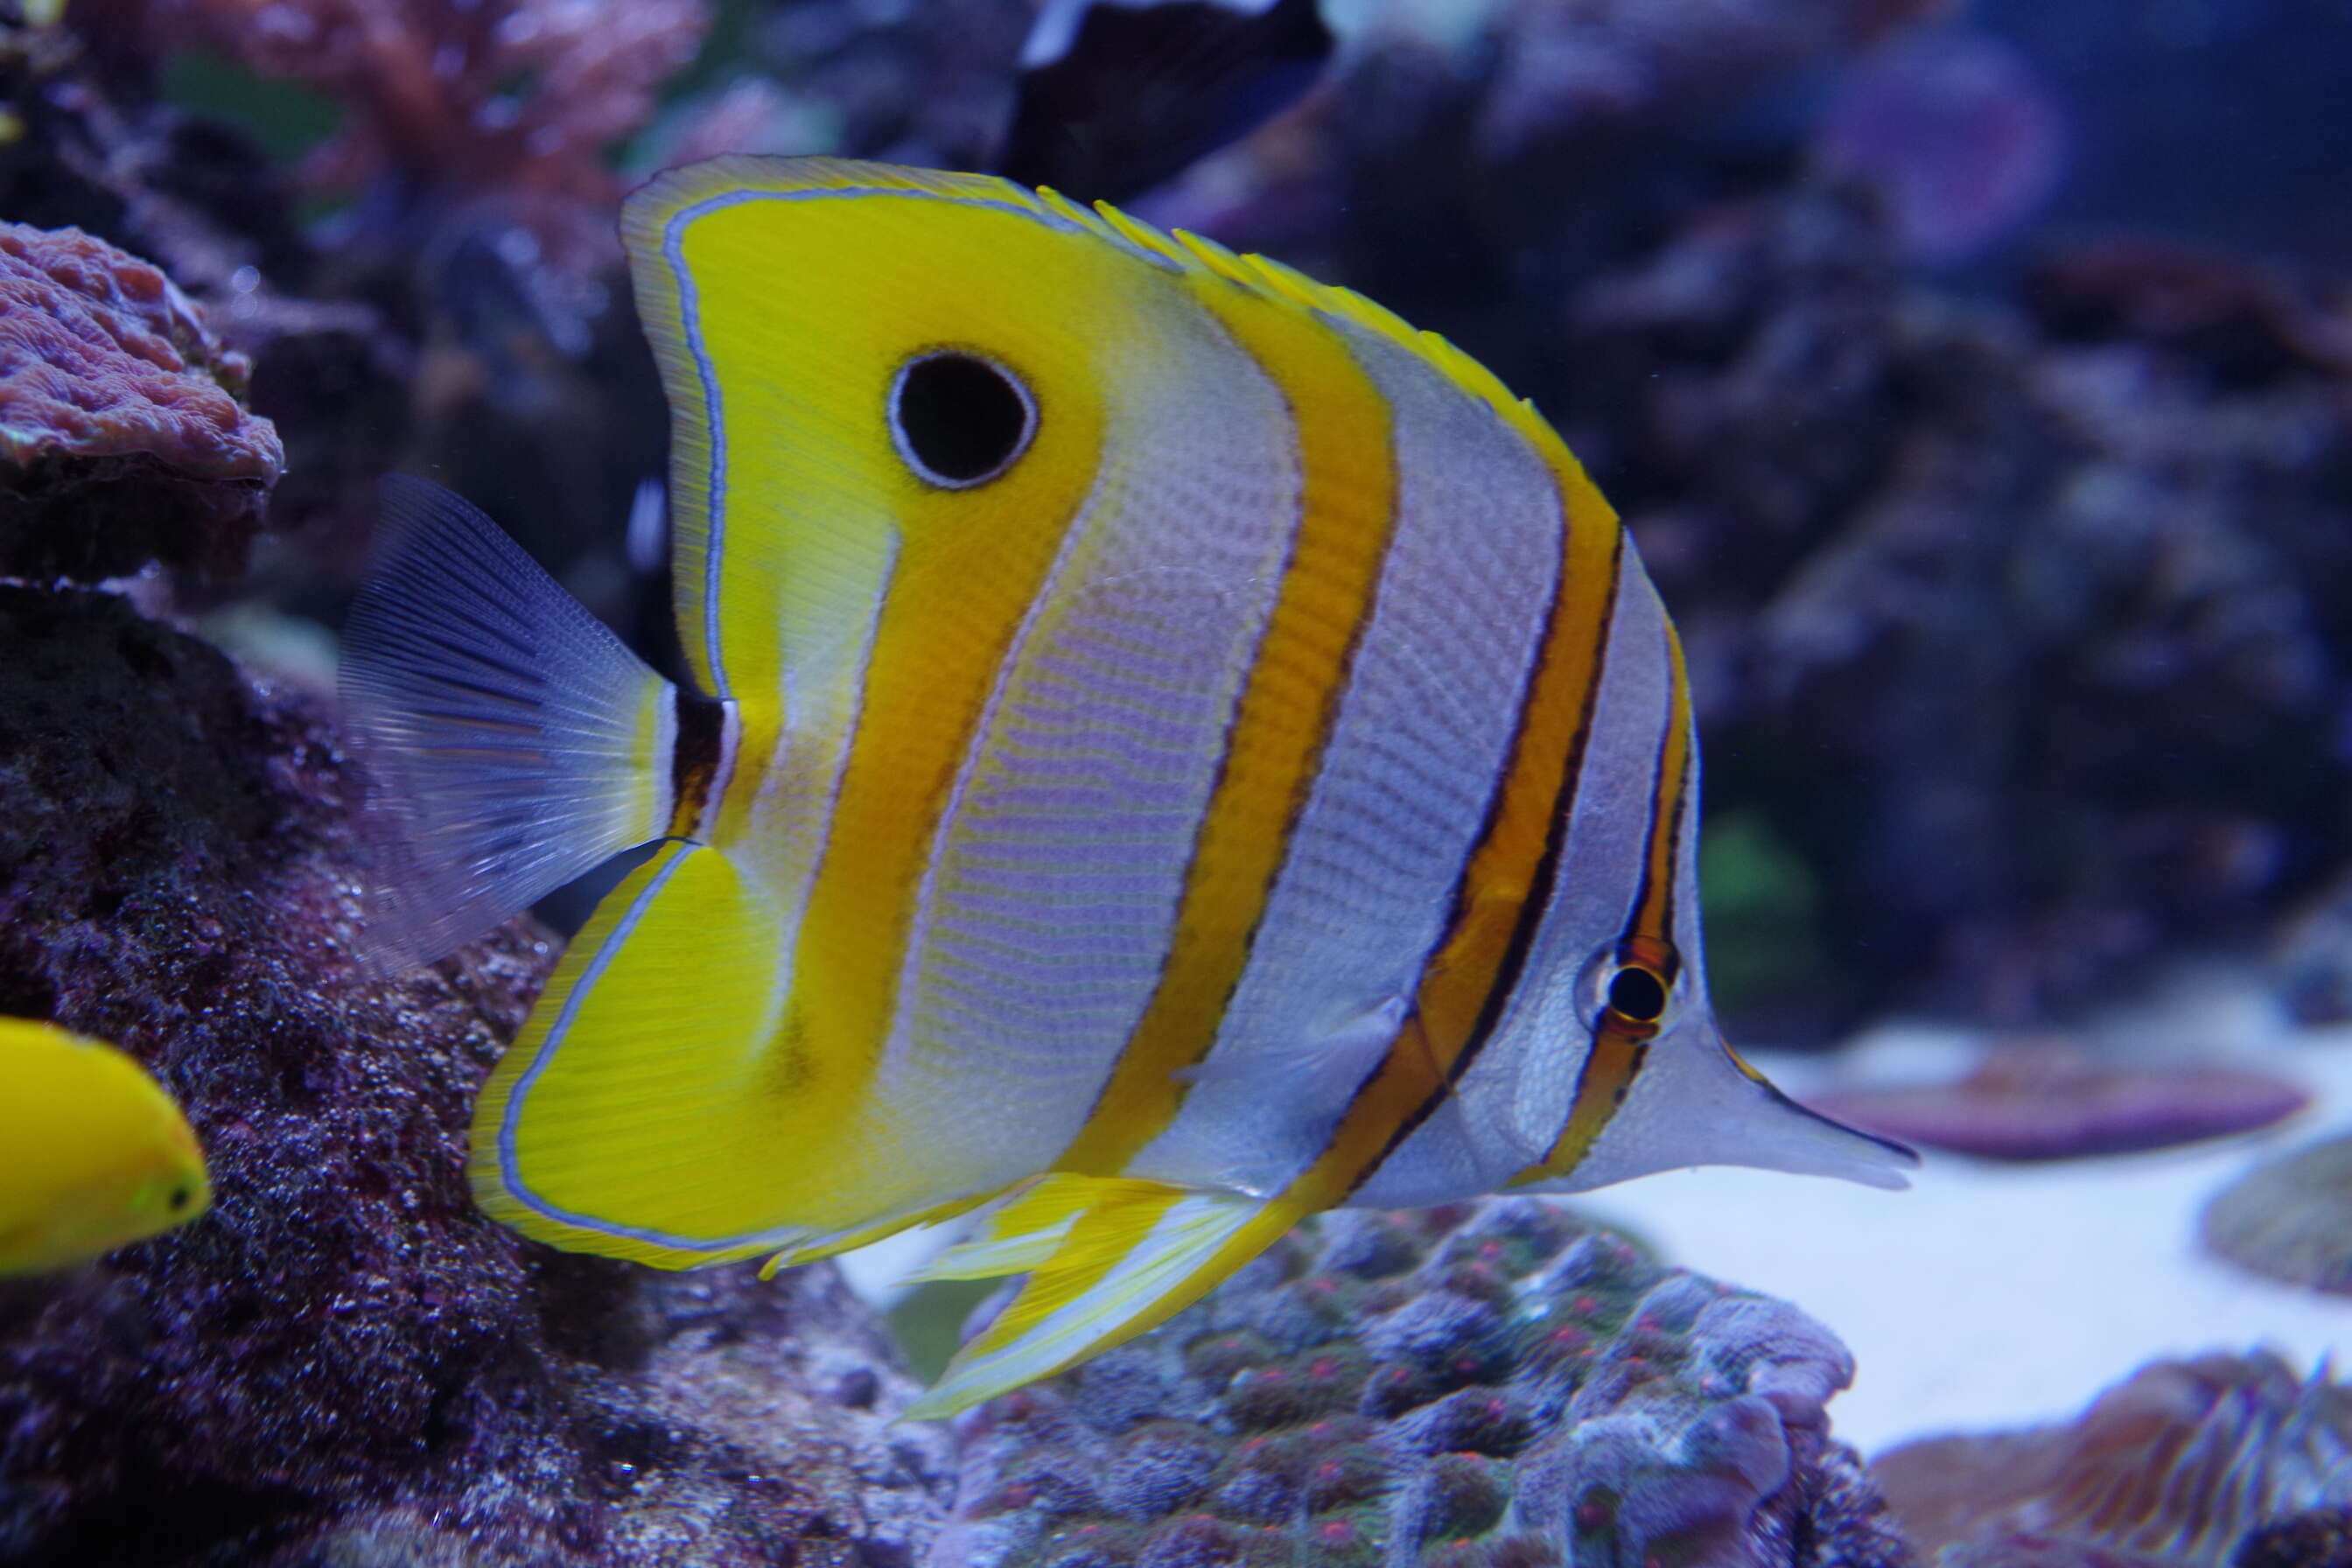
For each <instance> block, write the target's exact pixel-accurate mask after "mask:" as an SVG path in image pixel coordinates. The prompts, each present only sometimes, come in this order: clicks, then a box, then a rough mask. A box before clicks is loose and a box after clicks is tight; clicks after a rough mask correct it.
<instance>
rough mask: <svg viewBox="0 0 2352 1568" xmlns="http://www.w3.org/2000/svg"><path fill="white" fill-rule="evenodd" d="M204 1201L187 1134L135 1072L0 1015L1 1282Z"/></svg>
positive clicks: (189, 1214)
mask: <svg viewBox="0 0 2352 1568" xmlns="http://www.w3.org/2000/svg"><path fill="white" fill-rule="evenodd" d="M211 1203H212V1188H211V1186H210V1184H208V1183H207V1182H206V1181H205V1154H204V1151H203V1150H202V1149H201V1148H199V1147H197V1144H196V1135H195V1134H194V1132H192V1131H189V1129H188V1123H187V1120H186V1118H184V1117H183V1116H182V1115H181V1114H180V1108H179V1107H178V1106H176V1105H174V1104H173V1103H172V1097H171V1096H170V1095H168V1094H166V1093H164V1092H163V1088H162V1086H160V1085H159V1084H157V1083H156V1081H155V1080H154V1079H152V1078H150V1077H148V1076H147V1071H146V1069H145V1068H142V1067H141V1066H140V1065H139V1064H138V1063H137V1062H135V1061H132V1060H131V1058H129V1057H127V1056H125V1055H123V1054H122V1053H121V1051H119V1050H116V1049H115V1048H114V1047H112V1046H110V1045H105V1044H102V1043H101V1042H100V1041H97V1040H89V1039H84V1038H83V1037H81V1036H79V1035H70V1034H68V1033H67V1032H66V1031H65V1030H63V1029H60V1028H58V1027H57V1026H55V1025H53V1024H39V1023H35V1022H33V1021H31V1020H30V1019H26V1018H0V1275H7V1274H35V1273H39V1272H41V1271H43V1270H46V1269H52V1268H67V1267H68V1266H70V1265H72V1264H76V1263H80V1262H84V1261H86V1260H88V1259H89V1258H95V1257H97V1256H98V1255H99V1254H100V1253H101V1252H109V1251H111V1250H113V1249H114V1248H115V1247H121V1246H124V1245H125V1244H127V1243H130V1242H133V1241H142V1240H144V1239H146V1238H147V1237H151V1236H156V1235H160V1234H161V1233H163V1231H167V1230H169V1229H171V1228H172V1227H173V1226H176V1225H184V1224H186V1223H187V1222H188V1221H189V1220H192V1219H194V1218H195V1217H196V1216H197V1215H200V1214H202V1213H204V1212H205V1208H206V1207H208V1206H209V1205H211Z"/></svg>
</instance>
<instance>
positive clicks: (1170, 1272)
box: [907, 1175, 1301, 1417]
mask: <svg viewBox="0 0 2352 1568" xmlns="http://www.w3.org/2000/svg"><path fill="white" fill-rule="evenodd" d="M1300 1213H1301V1211H1300V1210H1299V1209H1298V1208H1297V1206H1296V1205H1286V1204H1283V1203H1279V1202H1274V1203H1268V1202H1266V1201H1265V1200H1263V1199H1258V1198H1251V1197H1244V1196H1243V1195H1241V1194H1234V1193H1200V1192H1187V1191H1184V1190H1182V1189H1181V1188H1177V1187H1170V1186H1162V1185H1160V1184H1158V1183H1156V1182H1137V1181H1128V1180H1123V1179H1108V1178H1095V1177H1082V1176H1068V1175H1056V1176H1048V1177H1046V1178H1045V1179H1044V1181H1042V1182H1041V1183H1039V1184H1037V1185H1036V1186H1034V1187H1033V1188H1030V1189H1028V1190H1027V1191H1025V1192H1024V1193H1023V1194H1020V1195H1018V1196H1016V1197H1014V1198H1013V1199H1012V1200H1011V1201H1010V1202H1008V1203H1007V1204H1006V1205H1005V1206H1004V1207H1003V1209H1001V1210H1000V1211H998V1213H997V1215H995V1218H994V1220H993V1222H992V1225H991V1226H990V1228H989V1229H988V1231H987V1232H986V1233H985V1234H984V1235H983V1236H982V1237H981V1238H980V1239H979V1240H977V1241H974V1242H971V1243H967V1244H966V1245H965V1246H963V1247H958V1248H956V1249H955V1250H954V1251H953V1252H950V1253H948V1254H946V1255H944V1256H942V1257H941V1258H940V1259H939V1260H938V1262H936V1263H934V1264H933V1265H932V1267H931V1268H929V1269H927V1270H926V1271H925V1273H926V1274H927V1275H928V1276H929V1277H931V1278H937V1279H966V1278H971V1277H974V1276H980V1277H985V1276H987V1275H990V1274H994V1273H1003V1272H1008V1271H1011V1270H1013V1269H1018V1268H1034V1269H1035V1270H1036V1272H1035V1273H1034V1274H1033V1275H1032V1276H1031V1277H1030V1279H1029V1282H1028V1283H1027V1284H1026V1285H1024V1286H1023V1287H1022V1289H1021V1293H1020V1294H1019V1295H1017V1296H1015V1297H1014V1298H1013V1300H1012V1301H1011V1302H1009V1303H1008V1304H1007V1305H1006V1306H1005V1309H1004V1310H1003V1311H1002V1312H1000V1313H999V1314H997V1317H996V1321H994V1322H992V1323H991V1324H990V1325H989V1326H988V1327H987V1328H986V1329H985V1330H983V1331H982V1332H981V1334H980V1336H979V1337H978V1338H976V1339H974V1340H973V1341H972V1342H971V1343H970V1344H968V1345H966V1346H964V1348H963V1349H962V1350H961V1351H960V1352H957V1354H956V1358H955V1359H954V1360H953V1361H951V1362H950V1363H948V1368H947V1371H946V1372H945V1373H942V1374H940V1380H939V1382H938V1383H936V1384H933V1385H932V1386H931V1389H930V1392H929V1393H928V1394H924V1395H923V1397H922V1398H920V1399H919V1400H917V1401H916V1402H915V1404H914V1405H911V1406H909V1407H908V1411H907V1414H908V1416H909V1417H931V1416H940V1415H953V1414H955V1412H957V1411H959V1410H962V1409H965V1408H967V1407H969V1406H971V1405H977V1404H979V1403H980V1402H981V1401H982V1400H983V1399H988V1398H992V1397H993V1396H994V1395H996V1394H1003V1393H1004V1392H1005V1391H1006V1390H1008V1389H1013V1388H1018V1387H1019V1386H1020V1385H1021V1384H1024V1383H1029V1382H1032V1381H1034V1380H1035V1379H1037V1378H1040V1377H1044V1376H1045V1375H1047V1374H1048V1373H1055V1372H1059V1371H1060V1370H1061V1369H1062V1368H1064V1367H1066V1366H1068V1365H1069V1364H1071V1363H1073V1362H1076V1361H1080V1360H1082V1359H1084V1358H1085V1357H1087V1356H1090V1355H1093V1354H1096V1353H1097V1352H1100V1351H1105V1350H1108V1349H1109V1348H1110V1347H1111V1346H1113V1345H1116V1344H1118V1343H1121V1342H1124V1341H1127V1340H1129V1339H1132V1338H1134V1337H1135V1336H1136V1335H1138V1334H1139V1333H1142V1332H1144V1331H1146V1330H1149V1329H1152V1328H1156V1327H1158V1326H1159V1325H1160V1324H1161V1323H1163V1322H1166V1321H1168V1320H1169V1319H1170V1318H1172V1317H1174V1316H1175V1315H1176V1314H1177V1313H1178V1312H1180V1311H1181V1310H1184V1309H1185V1308H1186V1307H1189V1306H1191V1305H1192V1303H1193V1302H1194V1301H1197V1300H1200V1299H1201V1298H1202V1296H1204V1295H1206V1294H1208V1292H1209V1291H1210V1290H1211V1289H1214V1288H1215V1287H1216V1285H1217V1284H1218V1283H1219V1282H1220V1281H1222V1280H1223V1279H1225V1277H1226V1276H1228V1275H1230V1274H1231V1273H1233V1271H1234V1269H1236V1268H1240V1267H1241V1266H1242V1265H1243V1264H1244V1263H1246V1262H1248V1261H1249V1260H1250V1259H1251V1258H1255V1257H1256V1256H1257V1255H1258V1254H1259V1253H1261V1252H1263V1251H1265V1249H1266V1248H1267V1247H1270V1246H1272V1245H1273V1244H1274V1242H1275V1241H1276V1239H1277V1238H1278V1237H1281V1235H1282V1234H1283V1232H1285V1231H1286V1230H1288V1229H1289V1228H1290V1227H1291V1226H1293V1225H1294V1224H1296V1223H1297V1221H1298V1219H1299V1217H1300Z"/></svg>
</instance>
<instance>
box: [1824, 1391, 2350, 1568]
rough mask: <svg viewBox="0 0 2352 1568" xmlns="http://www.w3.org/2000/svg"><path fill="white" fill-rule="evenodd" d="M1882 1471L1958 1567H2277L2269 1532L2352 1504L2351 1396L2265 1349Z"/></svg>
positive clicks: (1890, 1460) (1878, 1474)
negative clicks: (2058, 1419)
mask: <svg viewBox="0 0 2352 1568" xmlns="http://www.w3.org/2000/svg"><path fill="white" fill-rule="evenodd" d="M1871 1474H1872V1475H1873V1476H1874V1478H1875V1479H1877V1481H1878V1483H1879V1484H1880V1485H1881V1486H1882V1487H1884V1488H1885V1493H1886V1498H1887V1500H1888V1501H1889V1502H1890V1503H1891V1504H1893V1506H1894V1508H1895V1512H1896V1513H1897V1514H1898V1515H1899V1516H1900V1517H1901V1519H1902V1521H1903V1527H1904V1529H1905V1530H1906V1531H1907V1532H1908V1533H1909V1535H1910V1537H1911V1539H1912V1541H1913V1542H1914V1543H1915V1544H1916V1545H1917V1546H1918V1547H1919V1549H1920V1550H1921V1551H1922V1552H1934V1553H1935V1554H1936V1561H1937V1563H1939V1564H1944V1565H1948V1568H1979V1565H1980V1568H1996V1565H1999V1564H2017V1565H2021V1568H2024V1565H2033V1564H2047V1565H2048V1568H2066V1565H2068V1564H2075V1565H2078V1568H2098V1565H2099V1564H2106V1563H2112V1564H2116V1568H2140V1565H2147V1568H2154V1565H2157V1564H2165V1563H2169V1564H2175V1565H2179V1568H2222V1565H2223V1564H2224V1563H2230V1562H2231V1561H2233V1559H2234V1560H2236V1561H2239V1562H2245V1561H2248V1560H2249V1559H2251V1560H2252V1561H2256V1562H2276V1561H2279V1560H2280V1559H2279V1558H2278V1557H2277V1556H2275V1555H2270V1556H2263V1555H2260V1554H2258V1552H2257V1546H2258V1543H2259V1542H2262V1541H2263V1539H2264V1537H2263V1535H2261V1534H2259V1533H2258V1532H2260V1531H2266V1530H2267V1529H2269V1528H2270V1527H2272V1526H2275V1525H2279V1524H2281V1523H2283V1522H2284V1521H2289V1520H2291V1519H2294V1517H2295V1516H2297V1515H2301V1514H2304V1513H2306V1512H2308V1511H2310V1510H2317V1509H2342V1508H2344V1507H2346V1506H2347V1505H2352V1386H2347V1385H2346V1384H2340V1383H2337V1382H2336V1381H2335V1379H2334V1378H2333V1377H2332V1376H2331V1375H2329V1373H2328V1372H2327V1369H2326V1368H2325V1367H2322V1368H2321V1369H2320V1370H2319V1371H2318V1372H2316V1373H2313V1374H2312V1375H2311V1376H2310V1377H2308V1378H2305V1377H2299V1376H2297V1375H2296V1374H2295V1373H2294V1372H2293V1371H2291V1370H2290V1369H2289V1368H2288V1367H2287V1365H2286V1364H2285V1363H2284V1362H2282V1361H2280V1360H2279V1358H2278V1357H2276V1356H2275V1355H2273V1354H2271V1353H2270V1352H2266V1351H2257V1352H2252V1354H2248V1355H2228V1354H2212V1355H2203V1356H2199V1357H2197V1358H2195V1359H2194V1360H2189V1361H2160V1362H2153V1363H2149V1364H2148V1365H2147V1366H2145V1367H2142V1368H2141V1369H2140V1370H2139V1371H2138V1372H2137V1373H2133V1374H2132V1375H2131V1376H2130V1377H2129V1378H2126V1380H2125V1381H2123V1382H2122V1383H2120V1384H2116V1386H2115V1387H2113V1388H2110V1389H2108V1390H2107V1391H2106V1392H2105V1393H2104V1394H2100V1395H2099V1396H2098V1398H2096V1399H2095V1400H2094V1401H2092V1403H2091V1405H2090V1408H2088V1409H2087V1410H2085V1411H2084V1413H2083V1415H2081V1416H2080V1417H2079V1418H2078V1419H2076V1420H2074V1421H2073V1422H2071V1423H2068V1424H2065V1425H2063V1426H2042V1427H2035V1428H2033V1429H2032V1430H2029V1431H2023V1432H2013V1433H2000V1434H1996V1435H1992V1436H1969V1437H1937V1438H1928V1439H1926V1440H1923V1441H1920V1442H1916V1443H1906V1444H1904V1445H1903V1446H1902V1447H1897V1448H1895V1449H1893V1450H1891V1451H1889V1452H1887V1453H1885V1454H1883V1455H1881V1456H1880V1457H1879V1458H1876V1459H1875V1460H1874V1461H1872V1464H1871ZM2325 1535H2326V1532H2325V1531H2317V1530H2315V1531H2313V1539H2315V1540H2324V1539H2325ZM2274 1544H2275V1542H2274ZM2262 1550H2263V1551H2265V1552H2267V1551H2270V1550H2272V1549H2271V1548H2263V1549H2262ZM2290 1560H2292V1559H2290ZM2311 1568H2316V1562H2314V1563H2312V1565H2311Z"/></svg>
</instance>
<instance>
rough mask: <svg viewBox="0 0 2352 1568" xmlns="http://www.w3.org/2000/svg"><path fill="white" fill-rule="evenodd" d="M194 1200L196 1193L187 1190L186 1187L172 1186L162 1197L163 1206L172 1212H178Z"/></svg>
mask: <svg viewBox="0 0 2352 1568" xmlns="http://www.w3.org/2000/svg"><path fill="white" fill-rule="evenodd" d="M195 1201H196V1194H194V1193H193V1192H191V1191H189V1190H188V1189H187V1188H186V1187H173V1189H172V1191H171V1193H170V1194H169V1195H168V1196H166V1197H165V1198H164V1199H163V1206H164V1207H166V1208H168V1209H170V1210H171V1211H172V1212H173V1214H178V1213H179V1212H180V1211H181V1210H182V1209H184V1208H186V1207H187V1206H188V1205H190V1204H192V1203H194V1202H195Z"/></svg>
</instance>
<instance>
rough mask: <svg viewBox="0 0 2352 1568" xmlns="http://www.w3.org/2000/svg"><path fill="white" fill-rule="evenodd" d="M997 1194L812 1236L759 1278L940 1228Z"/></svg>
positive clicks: (771, 1263) (762, 1271)
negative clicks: (922, 1229) (907, 1232)
mask: <svg viewBox="0 0 2352 1568" xmlns="http://www.w3.org/2000/svg"><path fill="white" fill-rule="evenodd" d="M995 1195H996V1194H993V1193H974V1194H971V1196H970V1197H963V1198H955V1199H952V1200H950V1202H947V1203H943V1204H940V1205H937V1206H936V1207H932V1208H927V1209H919V1210H917V1211H915V1212H914V1213H912V1214H892V1215H887V1216H886V1217H884V1218H882V1219H878V1220H876V1221H875V1222H874V1223H872V1224H871V1225H859V1226H849V1227H847V1228H845V1229H842V1230H836V1231H830V1232H827V1233H825V1234H824V1235H820V1236H813V1237H810V1238H809V1239H808V1240H806V1241H803V1242H802V1243H801V1244H800V1245H799V1246H797V1247H790V1248H788V1249H787V1250H785V1251H782V1252H779V1253H777V1254H776V1255H775V1256H774V1257H773V1258H770V1259H768V1261H767V1262H766V1263H764V1264H762V1265H761V1267H760V1278H761V1279H774V1278H775V1277H776V1274H777V1272H778V1270H780V1269H785V1268H799V1267H800V1266H801V1265H802V1264H803V1263H815V1262H817V1261H819V1260H820V1259H823V1258H833V1257H835V1256H837V1255H839V1254H841V1253H844V1252H855V1251H856V1249H857V1248H859V1247H869V1246H871V1245H873V1244H874V1243H875V1242H877V1241H880V1240H883V1239H884V1238H885V1237H893V1236H896V1235H898V1233H899V1232H900V1231H902V1230H912V1229H914V1228H915V1227H916V1226H919V1225H938V1224H940V1222H941V1221H943V1220H950V1219H953V1218H955V1217H956V1215H961V1214H970V1213H971V1211H972V1210H974V1209H976V1208H978V1207H979V1206H980V1205H982V1204H984V1203H986V1202H988V1200H989V1199H991V1198H992V1197H994V1196H995ZM915 1278H917V1279H920V1278H923V1276H921V1275H917V1276H915Z"/></svg>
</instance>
